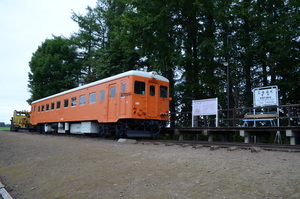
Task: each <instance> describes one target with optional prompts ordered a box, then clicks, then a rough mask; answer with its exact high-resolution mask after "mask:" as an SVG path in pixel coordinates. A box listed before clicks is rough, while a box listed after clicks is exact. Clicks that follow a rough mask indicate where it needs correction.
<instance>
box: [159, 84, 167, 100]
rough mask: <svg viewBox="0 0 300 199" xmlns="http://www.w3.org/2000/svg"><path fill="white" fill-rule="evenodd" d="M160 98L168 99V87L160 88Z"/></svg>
mask: <svg viewBox="0 0 300 199" xmlns="http://www.w3.org/2000/svg"><path fill="white" fill-rule="evenodd" d="M160 97H161V98H168V87H166V86H160Z"/></svg>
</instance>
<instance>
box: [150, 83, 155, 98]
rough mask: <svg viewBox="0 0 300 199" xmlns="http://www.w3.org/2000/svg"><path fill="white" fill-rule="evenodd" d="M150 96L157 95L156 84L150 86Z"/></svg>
mask: <svg viewBox="0 0 300 199" xmlns="http://www.w3.org/2000/svg"><path fill="white" fill-rule="evenodd" d="M150 96H155V86H152V85H151V86H150Z"/></svg>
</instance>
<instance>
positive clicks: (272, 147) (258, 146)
mask: <svg viewBox="0 0 300 199" xmlns="http://www.w3.org/2000/svg"><path fill="white" fill-rule="evenodd" d="M22 133H31V134H39V135H45V136H61V137H77V138H88V139H89V138H90V139H103V140H117V138H115V139H114V138H101V137H99V136H96V135H94V136H91V135H89V136H87V135H76V134H58V133H46V134H40V133H38V132H28V131H23V132H22ZM136 141H137V142H136V143H137V144H145V145H148V144H153V145H165V146H174V145H175V146H181V147H193V148H195V149H199V148H210V150H217V149H220V148H225V149H227V150H229V151H230V150H238V149H244V150H251V151H253V152H258V151H260V150H265V151H281V152H300V145H286V144H266V143H249V144H247V143H242V142H217V141H214V142H208V141H193V140H158V139H154V140H150V139H136Z"/></svg>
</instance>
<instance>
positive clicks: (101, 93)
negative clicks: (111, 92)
mask: <svg viewBox="0 0 300 199" xmlns="http://www.w3.org/2000/svg"><path fill="white" fill-rule="evenodd" d="M104 95H105V92H104V91H100V102H103V101H104Z"/></svg>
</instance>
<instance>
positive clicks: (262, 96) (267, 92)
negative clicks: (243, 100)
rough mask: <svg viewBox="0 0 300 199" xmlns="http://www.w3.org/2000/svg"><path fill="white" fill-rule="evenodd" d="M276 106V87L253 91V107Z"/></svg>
mask: <svg viewBox="0 0 300 199" xmlns="http://www.w3.org/2000/svg"><path fill="white" fill-rule="evenodd" d="M274 105H275V106H276V105H278V87H277V86H268V87H260V88H255V89H253V106H254V107H264V106H274Z"/></svg>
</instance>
